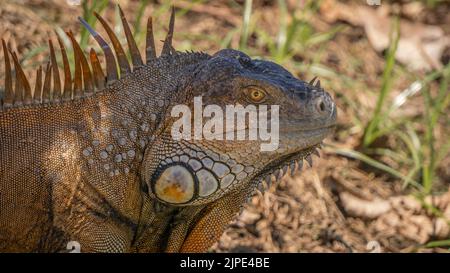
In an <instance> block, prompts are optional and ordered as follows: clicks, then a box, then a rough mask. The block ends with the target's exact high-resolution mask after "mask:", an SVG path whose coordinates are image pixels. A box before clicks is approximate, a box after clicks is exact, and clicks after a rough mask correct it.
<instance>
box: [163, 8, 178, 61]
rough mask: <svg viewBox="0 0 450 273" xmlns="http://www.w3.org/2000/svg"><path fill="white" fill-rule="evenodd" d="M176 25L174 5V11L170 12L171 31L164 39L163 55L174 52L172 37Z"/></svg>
mask: <svg viewBox="0 0 450 273" xmlns="http://www.w3.org/2000/svg"><path fill="white" fill-rule="evenodd" d="M174 25H175V8H174V7H172V13H171V14H170V22H169V31H168V32H167V36H166V39H165V40H164V45H163V49H162V51H161V55H170V53H171V52H172V37H173V29H174Z"/></svg>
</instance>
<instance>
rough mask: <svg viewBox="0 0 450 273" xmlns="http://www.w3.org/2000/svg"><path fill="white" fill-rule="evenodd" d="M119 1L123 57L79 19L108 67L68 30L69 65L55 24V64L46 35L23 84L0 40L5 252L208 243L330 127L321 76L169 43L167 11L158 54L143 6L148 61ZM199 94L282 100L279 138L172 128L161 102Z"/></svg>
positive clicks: (184, 101) (191, 247)
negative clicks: (181, 134)
mask: <svg viewBox="0 0 450 273" xmlns="http://www.w3.org/2000/svg"><path fill="white" fill-rule="evenodd" d="M119 11H120V17H121V20H122V24H123V29H124V33H125V36H126V40H127V44H128V48H129V52H130V59H131V63H129V61H128V57H127V54H126V53H125V50H124V49H123V47H122V45H121V44H120V41H119V39H118V37H117V36H116V35H115V34H114V32H113V30H112V28H111V27H110V26H109V25H108V23H107V22H106V21H105V20H104V19H103V18H102V17H101V16H100V15H98V14H95V16H96V17H97V18H98V20H99V22H100V23H101V25H102V26H103V28H104V29H105V30H106V32H107V34H108V36H109V39H110V41H111V44H112V48H111V47H110V46H109V44H108V43H107V42H106V41H105V39H104V38H103V37H102V36H101V35H100V34H98V33H97V32H96V31H95V30H94V29H92V28H91V27H90V26H89V25H88V24H87V23H86V22H85V21H84V20H83V19H82V18H79V19H80V21H81V22H82V24H83V25H84V26H85V27H86V28H87V29H88V31H89V32H90V33H91V34H92V36H93V37H94V38H95V40H96V41H97V42H98V44H99V45H100V47H101V48H102V51H103V53H104V56H105V60H106V73H105V72H104V71H103V69H102V67H101V63H100V61H99V57H98V55H97V53H96V51H95V50H93V49H92V50H91V51H90V52H89V58H86V57H85V55H84V53H83V50H82V49H81V48H80V46H79V44H78V43H77V41H76V40H75V37H74V35H73V33H72V32H67V36H68V37H69V38H70V40H71V42H72V46H73V50H74V56H75V65H74V71H71V69H70V65H69V61H68V57H67V52H66V48H65V46H64V43H63V42H62V40H61V38H60V37H59V36H58V37H57V40H58V43H59V47H60V53H61V56H62V64H63V65H62V66H63V67H62V69H61V68H58V64H57V59H56V53H55V52H56V50H55V47H54V45H53V42H52V41H51V40H50V41H49V48H50V60H49V62H48V63H47V65H46V66H45V67H44V68H42V67H40V68H39V69H38V70H37V72H36V76H37V77H36V83H35V85H34V87H33V88H32V87H31V85H30V83H29V81H28V79H27V77H26V75H25V73H24V71H23V69H22V67H21V65H20V62H19V59H18V56H17V54H16V53H15V52H14V51H12V50H11V49H10V48H8V46H7V43H6V41H5V40H3V39H2V48H3V54H4V57H5V58H4V59H5V85H4V87H3V88H2V89H4V92H5V94H4V97H3V98H2V100H1V101H0V250H1V251H3V252H60V251H64V250H65V249H66V246H67V244H68V242H71V241H76V242H78V243H79V245H80V247H81V249H80V250H81V251H82V252H197V251H198V252H202V251H206V250H207V249H208V248H209V247H210V246H211V245H212V244H213V243H214V242H215V241H216V240H217V239H218V238H219V237H220V235H221V233H222V231H223V230H224V228H225V226H226V225H227V224H228V223H229V222H230V220H231V219H232V218H233V217H234V216H235V215H236V214H237V213H238V212H239V211H240V208H241V207H242V205H243V204H244V203H245V202H246V201H247V199H248V198H249V197H251V196H252V195H253V194H254V193H255V191H256V190H258V188H260V189H261V185H267V184H270V182H271V181H272V180H274V176H275V177H278V176H280V175H282V174H283V173H286V172H287V171H288V170H289V169H290V170H291V171H292V172H294V171H295V170H296V169H299V168H301V166H302V162H303V159H306V160H307V161H308V162H310V164H312V161H311V154H313V153H315V152H317V149H318V148H319V146H320V145H321V143H322V140H323V139H324V138H325V137H326V136H327V135H329V134H330V133H331V132H332V131H333V127H334V126H335V122H336V107H335V104H334V102H333V100H332V99H331V97H330V95H329V94H328V93H327V92H325V91H324V90H323V89H322V88H321V87H320V81H316V80H315V79H314V80H312V81H311V82H309V83H306V82H304V81H301V80H299V79H296V78H295V77H294V76H293V75H292V74H291V73H289V72H288V71H287V70H285V69H284V68H282V67H281V66H279V65H277V64H275V63H273V62H270V61H264V60H258V59H252V58H250V57H249V56H247V55H246V54H244V53H242V52H240V51H237V50H232V49H223V50H220V51H218V52H217V53H215V54H213V55H209V54H206V53H202V52H179V51H176V50H175V49H174V48H173V46H172V36H173V30H174V19H175V13H174V9H172V13H171V17H170V22H169V30H168V33H167V36H166V38H165V40H164V41H163V48H162V51H161V54H160V56H158V57H157V54H156V50H155V44H154V37H153V30H152V29H153V27H152V19H151V17H150V18H149V20H148V24H147V37H146V50H145V53H146V62H145V63H144V61H143V60H142V57H141V54H140V52H139V50H138V47H137V45H136V42H135V40H134V38H133V36H132V34H131V30H130V27H129V25H128V22H127V20H126V19H125V16H124V13H123V11H122V10H121V9H120V7H119ZM72 72H73V75H72ZM72 76H73V77H72ZM198 96H202V97H203V103H204V104H215V105H218V106H219V107H221V108H223V109H225V106H226V105H237V104H239V105H243V106H247V105H250V104H252V105H263V104H264V105H279V131H280V140H279V147H278V149H276V150H274V151H261V150H260V146H259V144H260V143H262V140H240V141H231V140H216V139H213V140H205V139H191V140H186V139H179V140H175V139H174V138H173V137H172V135H171V127H172V125H173V123H174V120H175V119H174V118H173V117H172V116H171V109H172V108H173V107H174V106H176V105H187V106H188V107H190V108H192V107H193V99H194V97H198ZM233 133H234V132H233ZM262 188H264V187H262Z"/></svg>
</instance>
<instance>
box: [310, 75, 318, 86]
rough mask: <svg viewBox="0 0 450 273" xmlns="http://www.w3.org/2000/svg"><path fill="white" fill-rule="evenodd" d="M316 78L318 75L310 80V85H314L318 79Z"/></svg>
mask: <svg viewBox="0 0 450 273" xmlns="http://www.w3.org/2000/svg"><path fill="white" fill-rule="evenodd" d="M316 79H317V76H316V77H314V78H313V79H312V80H311V81H310V82H309V85H314V82H315V81H316Z"/></svg>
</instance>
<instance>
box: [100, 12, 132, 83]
mask: <svg viewBox="0 0 450 273" xmlns="http://www.w3.org/2000/svg"><path fill="white" fill-rule="evenodd" d="M94 15H95V17H97V19H98V20H99V21H100V23H101V24H102V26H103V28H104V29H105V30H106V33H107V34H108V36H109V39H110V40H111V43H112V45H113V47H114V51H115V52H116V56H117V61H118V62H119V68H120V73H121V74H122V75H126V74H128V73H130V72H131V68H130V64H129V63H128V60H127V55H125V51H124V50H123V48H122V45H121V44H120V42H119V39H118V38H117V36H116V34H114V31H113V30H112V29H111V27H110V26H109V25H108V23H107V22H106V21H105V20H104V19H103V17H101V16H100V15H99V14H98V13H97V12H94Z"/></svg>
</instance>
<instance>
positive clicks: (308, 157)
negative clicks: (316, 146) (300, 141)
mask: <svg viewBox="0 0 450 273" xmlns="http://www.w3.org/2000/svg"><path fill="white" fill-rule="evenodd" d="M305 160H306V162H308V165H309V166H310V167H312V166H313V159H312V156H311V155H307V156H306V157H305Z"/></svg>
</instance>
